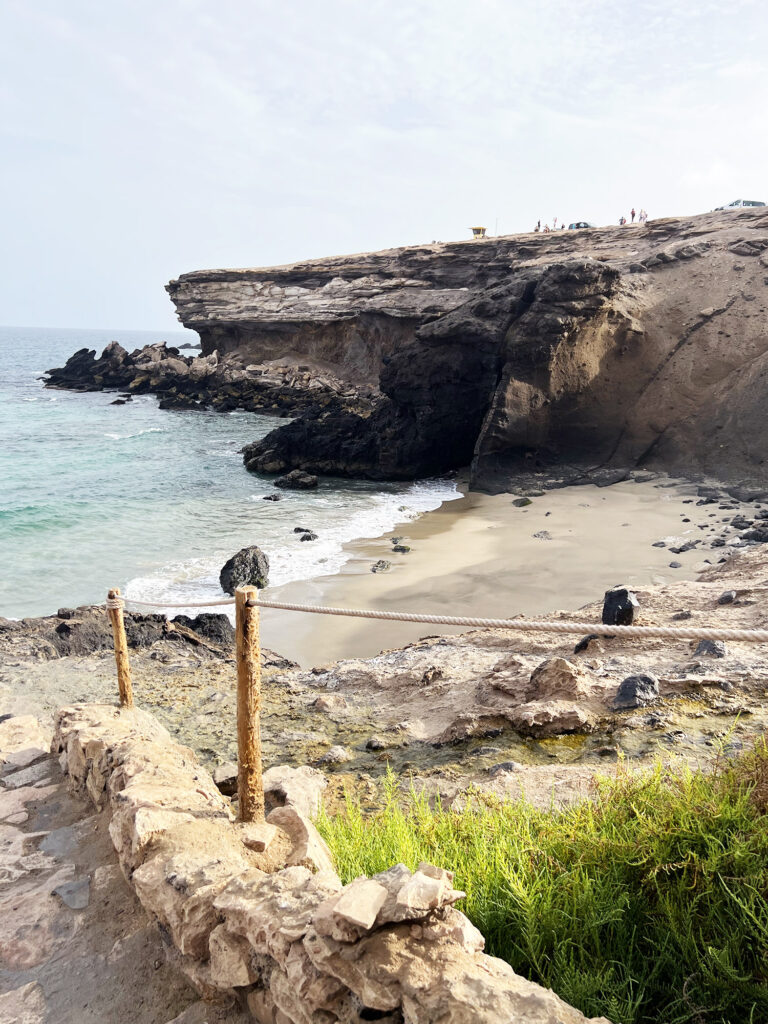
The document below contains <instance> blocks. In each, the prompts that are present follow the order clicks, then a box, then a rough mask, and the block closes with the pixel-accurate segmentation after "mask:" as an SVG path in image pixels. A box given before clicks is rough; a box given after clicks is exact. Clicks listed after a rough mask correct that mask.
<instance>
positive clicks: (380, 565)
mask: <svg viewBox="0 0 768 1024" xmlns="http://www.w3.org/2000/svg"><path fill="white" fill-rule="evenodd" d="M391 568H392V563H391V562H388V561H387V560H386V558H380V559H379V560H378V561H377V562H374V563H373V565H372V566H371V572H387V570H388V569H391Z"/></svg>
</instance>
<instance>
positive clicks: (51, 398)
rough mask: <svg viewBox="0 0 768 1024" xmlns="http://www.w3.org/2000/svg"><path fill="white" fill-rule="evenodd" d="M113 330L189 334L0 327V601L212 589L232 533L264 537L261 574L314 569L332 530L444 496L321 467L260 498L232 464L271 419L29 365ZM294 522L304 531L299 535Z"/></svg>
mask: <svg viewBox="0 0 768 1024" xmlns="http://www.w3.org/2000/svg"><path fill="white" fill-rule="evenodd" d="M113 339H114V340H117V341H119V342H120V344H121V345H123V346H124V347H125V348H127V349H129V350H131V349H133V348H137V347H139V346H141V345H145V344H148V343H150V342H155V341H161V340H167V341H168V343H169V344H176V345H179V344H182V343H184V342H190V341H191V342H192V343H194V342H195V340H196V335H194V334H191V332H186V331H184V332H182V331H179V332H166V333H165V334H160V333H157V334H155V333H149V332H143V331H109V330H107V331H98V330H65V329H53V328H50V329H40V328H16V327H14V328H11V327H0V564H1V565H2V570H3V571H2V573H1V574H0V615H3V616H7V617H17V618H18V617H22V616H26V615H40V614H49V613H51V612H54V611H55V610H56V609H57V608H58V607H61V606H71V605H77V604H84V603H88V602H95V601H102V600H103V599H104V596H105V593H106V591H107V590H108V589H109V587H111V586H119V587H121V589H122V590H123V592H124V593H126V594H127V595H128V596H131V597H134V598H142V599H145V600H161V599H165V600H168V601H179V600H184V599H190V600H195V601H198V600H209V599H213V598H217V597H221V596H222V593H221V590H220V588H219V584H218V573H219V569H220V568H221V566H222V565H223V563H224V562H225V561H226V559H227V558H229V557H230V555H232V554H233V553H234V552H235V551H237V550H238V549H239V548H240V547H243V546H244V545H246V544H259V545H260V546H261V547H262V548H263V549H264V550H265V551H266V552H267V553H268V555H269V556H270V562H271V572H270V582H272V583H274V584H279V583H286V582H290V581H292V580H297V579H308V578H311V577H313V576H317V575H325V574H326V573H330V572H335V571H337V570H338V569H339V568H340V567H341V565H342V564H343V563H344V561H345V560H346V557H347V556H346V554H345V553H344V551H343V549H342V545H343V544H344V543H345V542H347V541H350V540H353V539H355V538H357V537H375V536H380V535H381V534H382V533H384V532H386V531H387V530H389V529H391V528H392V527H393V526H394V525H395V524H396V523H397V522H398V521H402V520H403V519H406V518H409V517H413V516H415V515H417V514H418V513H420V512H422V511H427V510H428V509H432V508H437V507H438V506H439V505H440V503H441V502H442V501H444V500H448V499H450V498H453V497H457V496H458V495H457V493H456V491H455V488H454V487H453V485H452V484H450V483H449V482H448V481H444V480H440V481H421V482H417V483H415V484H410V485H409V484H391V485H388V484H384V485H382V484H378V483H377V484H373V483H367V482H350V481H341V480H336V481H323V482H322V483H321V486H320V487H319V488H318V490H317V491H316V492H308V493H302V492H285V493H284V496H283V500H281V501H279V502H266V501H263V500H262V497H263V495H265V494H269V493H273V491H274V488H273V485H272V481H271V480H270V479H268V478H262V477H257V476H254V475H253V474H250V473H246V471H245V469H244V468H243V464H242V458H241V456H240V455H239V449H240V448H241V447H242V446H243V445H244V444H245V443H247V442H249V441H253V440H256V439H257V438H259V437H262V436H263V435H264V434H266V433H267V432H268V431H269V430H271V429H273V427H274V426H276V425H277V424H278V423H279V422H281V421H279V420H275V419H273V418H272V417H268V416H259V415H256V414H253V413H243V412H233V413H224V414H222V413H215V412H200V411H191V410H160V409H159V408H158V407H157V402H156V400H155V399H154V398H152V397H151V396H143V397H142V396H140V397H136V398H134V400H133V401H132V402H130V403H128V404H127V405H123V406H114V405H111V402H113V401H114V399H115V398H116V397H117V396H116V395H115V394H114V393H109V392H107V393H93V394H76V393H71V392H66V391H52V390H46V389H44V388H43V386H42V384H41V382H40V381H39V380H38V379H37V378H39V377H40V376H41V374H42V373H43V372H44V371H45V370H46V369H48V368H50V367H52V366H60V365H62V364H63V363H64V362H65V360H66V359H67V357H68V356H69V355H71V354H72V353H73V352H74V351H76V350H77V349H79V348H82V347H84V346H87V347H88V348H93V349H96V350H97V351H98V352H101V350H102V348H103V347H104V346H105V345H106V344H107V343H108V342H109V341H111V340H113ZM282 422H284V421H282ZM297 525H298V526H308V527H310V528H311V529H312V530H314V532H315V533H317V534H318V539H317V540H316V541H314V542H312V543H301V542H299V540H298V537H297V535H295V534H294V533H293V527H294V526H297Z"/></svg>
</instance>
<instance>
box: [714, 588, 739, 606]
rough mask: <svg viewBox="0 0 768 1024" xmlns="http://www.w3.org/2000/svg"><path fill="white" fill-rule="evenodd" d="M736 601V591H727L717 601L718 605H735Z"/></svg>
mask: <svg viewBox="0 0 768 1024" xmlns="http://www.w3.org/2000/svg"><path fill="white" fill-rule="evenodd" d="M735 600H736V591H735V590H726V591H724V592H723V593H722V594H721V595H720V597H718V599H717V603H718V604H733V602H734V601H735Z"/></svg>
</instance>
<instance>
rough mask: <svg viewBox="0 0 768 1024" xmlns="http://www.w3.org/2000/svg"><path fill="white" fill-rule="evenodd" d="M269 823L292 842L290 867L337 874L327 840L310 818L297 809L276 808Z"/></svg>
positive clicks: (269, 817) (288, 861) (287, 861)
mask: <svg viewBox="0 0 768 1024" xmlns="http://www.w3.org/2000/svg"><path fill="white" fill-rule="evenodd" d="M267 821H268V822H269V824H270V825H277V826H278V828H280V829H282V830H283V832H286V833H287V834H288V837H289V839H290V840H291V852H290V853H289V855H288V858H287V860H286V864H287V865H288V866H289V867H293V866H294V865H301V866H302V867H307V868H309V869H310V870H311V871H327V872H330V873H332V874H333V873H335V871H336V866H335V865H334V863H333V857H332V855H331V851H330V850H329V849H328V846H327V844H326V842H325V840H324V839H323V837H322V836H321V835H320V833H319V832H318V831H317V829H316V828H315V826H314V825H313V824H312V822H311V821H310V820H309V818H307V817H305V816H304V815H303V814H301V812H300V811H298V810H297V809H296V808H295V807H287V806H286V807H276V808H275V809H274V811H272V812H271V814H270V815H269V816H268V817H267Z"/></svg>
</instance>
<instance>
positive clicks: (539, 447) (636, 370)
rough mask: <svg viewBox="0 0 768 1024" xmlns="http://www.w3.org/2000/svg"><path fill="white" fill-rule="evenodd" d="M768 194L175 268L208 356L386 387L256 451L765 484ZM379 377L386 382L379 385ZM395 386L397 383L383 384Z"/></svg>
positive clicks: (249, 456) (332, 466) (432, 468)
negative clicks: (606, 218) (660, 211)
mask: <svg viewBox="0 0 768 1024" xmlns="http://www.w3.org/2000/svg"><path fill="white" fill-rule="evenodd" d="M767 282H768V212H765V211H757V212H752V211H742V212H734V213H725V212H720V213H711V214H702V215H699V216H695V217H689V218H669V219H664V220H657V221H649V222H648V223H647V224H646V225H642V226H641V225H631V226H630V225H627V226H626V227H623V228H603V229H595V230H584V231H573V232H561V233H552V234H546V235H545V234H541V235H538V234H527V235H517V236H507V237H500V238H492V239H485V240H480V241H467V242H454V243H446V244H433V245H425V246H415V247H407V248H402V249H392V250H387V251H384V252H379V253H369V254H362V255H357V256H348V257H333V258H328V259H320V260H313V261H308V262H304V263H297V264H292V265H290V266H283V267H274V268H266V269H254V270H219V271H197V272H195V273H191V274H184V275H182V276H181V277H180V278H179V279H178V280H175V281H172V282H170V284H169V285H168V286H167V288H168V292H169V294H170V296H171V298H172V300H173V301H174V303H175V304H176V307H177V310H178V314H179V319H180V320H181V322H182V323H183V324H184V325H185V326H186V327H190V328H192V329H194V330H196V331H197V332H198V333H199V334H200V337H201V341H202V345H203V354H204V355H210V354H212V353H213V351H214V350H217V351H218V353H219V356H220V357H225V358H227V357H230V358H235V359H239V360H240V362H241V363H244V362H247V361H249V360H250V361H253V362H261V363H265V362H269V361H270V360H272V361H274V360H278V361H280V362H282V363H291V362H294V363H296V364H299V363H303V364H309V365H310V367H311V368H312V369H313V370H315V371H316V372H323V371H328V370H330V371H332V372H333V373H335V374H336V375H337V376H339V377H341V378H342V379H345V380H348V381H350V382H353V383H356V384H366V385H368V386H371V385H372V386H373V387H374V391H375V399H374V401H373V402H372V403H371V406H370V408H367V407H366V408H364V409H363V410H361V411H359V412H354V411H349V410H348V409H347V408H344V407H341V406H339V405H337V404H335V403H334V402H329V403H326V404H323V405H318V406H314V407H311V408H309V409H307V410H306V411H304V412H303V414H302V416H301V417H300V418H299V419H297V420H294V421H293V422H291V423H289V424H286V425H285V426H283V427H281V428H279V429H278V430H276V431H273V432H272V433H271V434H270V435H268V436H267V437H266V438H265V439H264V440H263V441H260V442H258V443H257V444H255V445H251V446H249V447H248V448H247V449H246V451H245V460H246V465H247V466H248V468H249V469H251V470H254V471H260V472H282V471H284V470H286V469H290V468H296V467H300V468H303V469H307V470H311V471H315V472H321V473H332V474H343V475H353V476H355V475H362V476H368V477H372V478H409V477H415V476H420V475H427V474H432V473H439V472H443V471H445V470H448V469H451V468H456V467H459V466H463V465H467V464H469V463H471V465H472V477H473V485H474V486H475V487H481V488H485V489H490V490H502V489H504V488H505V487H506V486H507V485H508V484H509V481H510V479H512V478H513V477H514V476H515V475H516V474H517V473H519V472H520V471H521V470H522V471H526V472H530V471H531V470H535V469H538V470H541V471H547V472H551V473H552V474H553V475H554V476H555V477H557V476H559V477H563V478H568V479H574V478H578V477H579V476H583V475H584V474H589V475H591V476H593V477H594V475H595V474H596V473H598V474H599V473H600V472H607V473H608V474H609V475H610V473H612V472H613V471H614V470H619V471H624V470H626V469H628V468H633V467H638V466H647V467H649V468H664V469H667V470H671V471H677V472H681V471H684V472H685V473H686V474H688V475H691V474H694V473H699V474H713V475H716V476H718V477H720V478H722V479H724V480H727V481H730V482H740V483H744V482H746V483H749V482H752V483H758V484H763V483H765V482H766V478H767V477H768V471H767V470H766V467H765V461H764V453H765V451H766V442H767V441H768V419H767V418H766V417H765V415H764V411H763V409H764V402H765V398H766V390H767V388H768V314H767V313H766V298H767V292H766V283H767ZM377 385H378V391H377V390H376V386H377ZM379 392H380V394H379Z"/></svg>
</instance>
